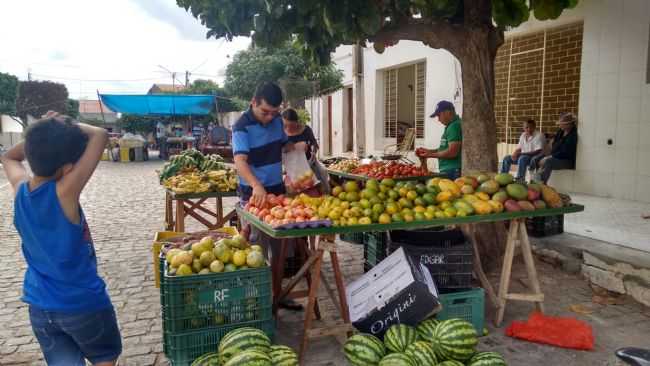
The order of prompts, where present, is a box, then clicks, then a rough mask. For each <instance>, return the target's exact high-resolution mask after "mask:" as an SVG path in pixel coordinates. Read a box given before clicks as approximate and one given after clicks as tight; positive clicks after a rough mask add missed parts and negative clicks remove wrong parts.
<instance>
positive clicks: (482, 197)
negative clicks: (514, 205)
mask: <svg viewBox="0 0 650 366" xmlns="http://www.w3.org/2000/svg"><path fill="white" fill-rule="evenodd" d="M476 197H478V199H480V200H481V201H489V200H490V195H489V194H487V193H485V192H477V193H476Z"/></svg>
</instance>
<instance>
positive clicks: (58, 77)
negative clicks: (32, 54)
mask: <svg viewBox="0 0 650 366" xmlns="http://www.w3.org/2000/svg"><path fill="white" fill-rule="evenodd" d="M31 75H32V76H36V77H40V78H47V79H55V80H69V81H88V82H94V83H102V82H103V83H121V82H135V81H151V80H160V79H161V78H159V77H156V78H143V79H121V80H120V79H115V80H109V79H79V78H68V77H61V76H51V75H43V74H34V73H32V74H31Z"/></svg>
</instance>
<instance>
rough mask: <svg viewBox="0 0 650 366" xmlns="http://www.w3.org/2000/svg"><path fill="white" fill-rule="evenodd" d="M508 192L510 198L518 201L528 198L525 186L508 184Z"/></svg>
mask: <svg viewBox="0 0 650 366" xmlns="http://www.w3.org/2000/svg"><path fill="white" fill-rule="evenodd" d="M506 192H508V196H510V197H511V198H513V199H514V200H517V201H521V200H525V199H526V198H528V189H527V188H526V187H525V186H524V185H523V184H519V183H511V184H508V185H507V186H506Z"/></svg>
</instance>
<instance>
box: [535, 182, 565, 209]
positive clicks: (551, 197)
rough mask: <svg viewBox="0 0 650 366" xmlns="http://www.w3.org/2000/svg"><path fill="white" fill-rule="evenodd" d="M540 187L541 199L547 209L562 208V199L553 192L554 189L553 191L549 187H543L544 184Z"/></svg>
mask: <svg viewBox="0 0 650 366" xmlns="http://www.w3.org/2000/svg"><path fill="white" fill-rule="evenodd" d="M540 186H541V190H542V199H543V200H544V202H546V204H547V205H548V206H549V207H552V208H560V207H562V206H563V203H562V198H561V197H560V195H559V194H558V193H557V192H556V191H555V189H553V188H551V187H549V186H547V185H544V184H542V185H540Z"/></svg>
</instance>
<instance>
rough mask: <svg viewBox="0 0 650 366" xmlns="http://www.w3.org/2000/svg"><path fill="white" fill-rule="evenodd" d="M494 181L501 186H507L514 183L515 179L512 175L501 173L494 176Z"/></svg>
mask: <svg viewBox="0 0 650 366" xmlns="http://www.w3.org/2000/svg"><path fill="white" fill-rule="evenodd" d="M494 180H495V181H496V182H497V183H499V185H501V186H507V185H508V184H510V183H512V182H513V181H514V180H515V178H514V177H513V176H512V175H510V173H499V174H497V175H495V176H494Z"/></svg>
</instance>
